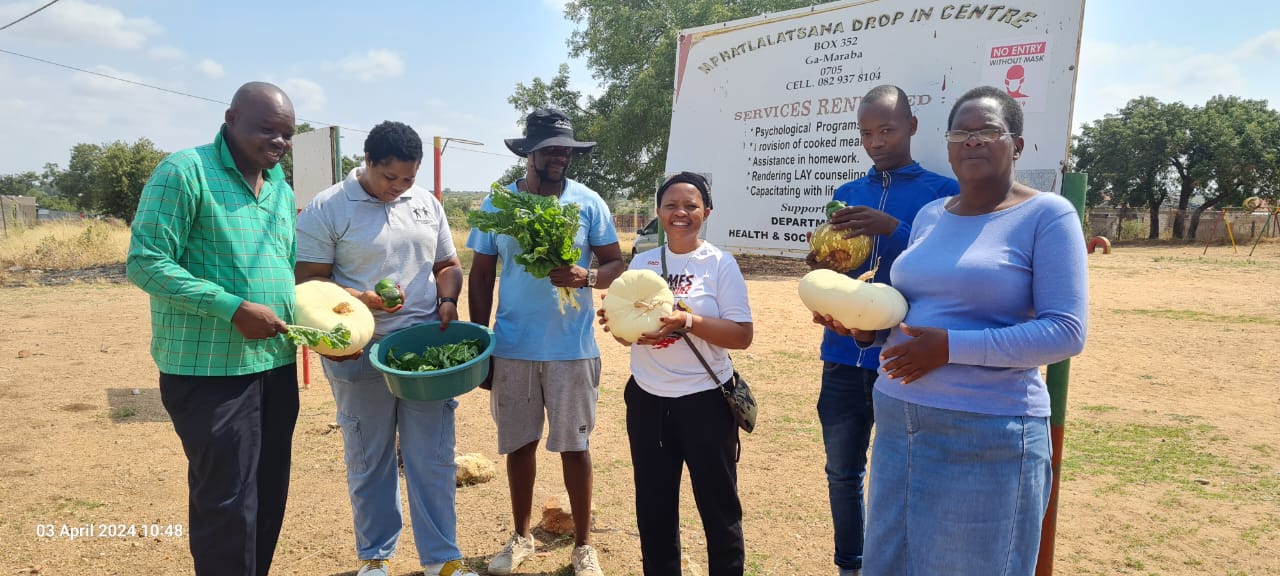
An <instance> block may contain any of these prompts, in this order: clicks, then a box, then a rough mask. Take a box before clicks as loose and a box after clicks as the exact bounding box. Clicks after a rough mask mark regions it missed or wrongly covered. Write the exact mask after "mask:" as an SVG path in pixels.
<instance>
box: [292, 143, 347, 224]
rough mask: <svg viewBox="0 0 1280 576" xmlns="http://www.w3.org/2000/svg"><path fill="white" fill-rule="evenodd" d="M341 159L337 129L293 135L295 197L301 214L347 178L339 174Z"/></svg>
mask: <svg viewBox="0 0 1280 576" xmlns="http://www.w3.org/2000/svg"><path fill="white" fill-rule="evenodd" d="M340 159H341V156H340V155H339V154H338V127H337V126H329V127H328V128H320V129H317V130H312V131H310V132H303V133H301V134H294V135H293V196H294V198H295V199H296V202H297V204H298V209H299V210H301V209H302V208H303V207H305V206H306V205H307V203H308V202H311V199H312V198H315V197H316V194H319V193H321V192H323V191H324V190H325V189H326V188H328V187H330V186H333V185H334V184H337V183H338V182H339V181H341V180H342V179H343V178H346V176H347V175H346V174H341V173H339V172H338V170H339V168H338V167H339V166H340V165H339V164H338V162H340V161H341V160H340Z"/></svg>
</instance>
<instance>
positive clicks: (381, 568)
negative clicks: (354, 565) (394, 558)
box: [356, 559, 391, 576]
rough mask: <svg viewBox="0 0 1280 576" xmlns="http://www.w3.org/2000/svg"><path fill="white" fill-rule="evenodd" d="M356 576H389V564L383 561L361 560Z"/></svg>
mask: <svg viewBox="0 0 1280 576" xmlns="http://www.w3.org/2000/svg"><path fill="white" fill-rule="evenodd" d="M356 576H391V564H389V563H388V562H387V561H386V560H383V559H374V560H361V561H360V570H359V571H358V572H356Z"/></svg>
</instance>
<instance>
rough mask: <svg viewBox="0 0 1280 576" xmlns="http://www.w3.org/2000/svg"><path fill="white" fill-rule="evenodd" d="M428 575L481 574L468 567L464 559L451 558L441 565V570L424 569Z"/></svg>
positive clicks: (471, 575)
mask: <svg viewBox="0 0 1280 576" xmlns="http://www.w3.org/2000/svg"><path fill="white" fill-rule="evenodd" d="M423 572H424V574H426V576H479V575H478V574H476V573H475V572H472V571H471V570H470V569H468V568H467V566H466V565H465V564H463V563H462V560H450V561H448V562H445V563H444V564H443V565H441V566H440V569H439V570H424V571H423Z"/></svg>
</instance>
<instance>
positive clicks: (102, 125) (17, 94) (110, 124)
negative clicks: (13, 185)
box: [0, 60, 230, 174]
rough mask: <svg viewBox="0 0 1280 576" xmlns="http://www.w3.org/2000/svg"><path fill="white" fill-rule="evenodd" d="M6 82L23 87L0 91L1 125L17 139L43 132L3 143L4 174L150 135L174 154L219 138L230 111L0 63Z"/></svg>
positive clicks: (94, 79)
mask: <svg viewBox="0 0 1280 576" xmlns="http://www.w3.org/2000/svg"><path fill="white" fill-rule="evenodd" d="M92 70H93V71H95V72H101V73H104V74H110V75H112V76H119V77H124V78H128V79H130V80H134V81H142V82H148V83H159V82H164V84H163V85H165V86H166V87H170V88H174V89H178V90H186V87H185V86H183V85H181V84H180V83H174V82H172V81H168V80H158V79H155V78H151V77H148V76H138V75H136V74H130V73H127V72H122V71H120V70H116V69H113V68H110V67H107V66H97V67H94V68H92ZM0 78H4V80H5V82H8V81H10V80H12V81H13V83H14V85H15V86H22V87H23V89H22V90H21V91H11V90H10V91H0V126H4V127H5V130H6V131H11V132H12V133H13V134H38V135H39V137H38V138H27V139H16V138H10V139H0V174H5V173H10V172H19V171H24V170H39V169H40V167H41V166H43V165H44V164H45V163H46V162H56V163H58V164H59V165H60V166H63V167H65V166H66V165H67V158H68V155H69V152H70V150H71V147H72V146H74V145H75V144H77V143H93V144H100V143H104V142H114V141H116V140H122V141H125V142H133V141H135V140H137V139H138V138H143V137H145V138H148V139H150V140H151V141H153V142H155V143H156V145H157V146H158V147H159V148H161V149H163V150H167V151H174V150H178V149H180V148H187V147H191V146H197V145H200V144H204V143H207V142H210V141H212V139H213V136H214V134H215V132H216V130H217V129H218V125H219V123H220V122H221V121H222V113H223V111H224V110H225V108H226V107H225V106H220V105H217V104H210V103H207V102H201V101H199V100H193V99H190V98H184V97H181V96H177V95H173V94H166V93H164V92H159V91H156V90H152V89H149V88H144V87H141V86H135V85H130V84H126V83H122V82H117V81H115V80H109V79H106V78H102V77H98V76H94V75H91V74H85V73H75V74H66V73H64V72H63V71H61V70H56V69H48V68H27V67H23V66H16V67H15V66H6V65H5V61H4V60H0ZM219 96H223V95H219ZM229 96H230V94H227V95H225V97H229Z"/></svg>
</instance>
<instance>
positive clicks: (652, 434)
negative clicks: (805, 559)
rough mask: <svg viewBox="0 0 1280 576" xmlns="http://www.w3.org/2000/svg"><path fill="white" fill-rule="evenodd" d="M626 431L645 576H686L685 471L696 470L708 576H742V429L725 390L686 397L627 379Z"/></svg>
mask: <svg viewBox="0 0 1280 576" xmlns="http://www.w3.org/2000/svg"><path fill="white" fill-rule="evenodd" d="M624 398H625V399H626V403H627V436H628V439H629V441H630V444H631V465H632V468H633V470H634V473H635V484H636V522H637V524H638V528H639V529H640V552H641V556H642V557H643V562H644V573H645V576H670V575H672V574H680V573H681V571H680V476H681V473H682V471H683V468H684V466H686V465H687V466H688V467H689V480H690V482H691V483H692V485H693V499H694V502H695V503H696V504H697V506H698V513H699V515H700V516H702V526H703V530H704V531H705V532H706V538H707V559H708V564H709V566H708V574H709V576H741V574H742V572H743V563H744V560H745V551H744V545H743V541H742V505H741V503H740V502H739V501H738V467H737V463H736V462H735V461H734V458H735V457H736V453H737V447H738V429H737V424H736V423H735V422H734V420H733V415H732V414H730V413H729V407H728V405H727V404H726V403H725V400H724V396H722V395H721V393H720V391H719V390H708V391H705V392H699V393H697V394H690V395H688V396H682V397H679V398H662V397H659V396H654V395H653V394H650V393H648V392H645V391H644V390H642V389H641V388H640V386H639V385H637V384H636V382H635V380H634V379H632V380H629V381H628V382H627V388H626V391H625V392H624Z"/></svg>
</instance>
